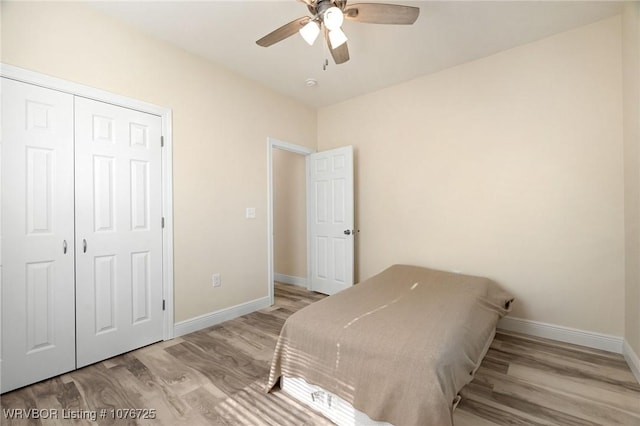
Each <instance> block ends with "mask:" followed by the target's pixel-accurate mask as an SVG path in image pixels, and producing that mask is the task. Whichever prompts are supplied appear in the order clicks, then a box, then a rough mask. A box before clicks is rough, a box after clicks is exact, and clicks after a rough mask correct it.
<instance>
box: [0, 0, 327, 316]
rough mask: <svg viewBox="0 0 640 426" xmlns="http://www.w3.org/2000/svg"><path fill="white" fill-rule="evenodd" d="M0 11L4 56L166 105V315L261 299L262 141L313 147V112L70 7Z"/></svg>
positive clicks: (7, 6) (19, 6)
mask: <svg viewBox="0 0 640 426" xmlns="http://www.w3.org/2000/svg"><path fill="white" fill-rule="evenodd" d="M2 9H3V10H2V48H3V50H2V62H4V63H7V64H11V65H15V66H19V67H23V68H27V69H30V70H34V71H38V72H42V73H45V74H49V75H52V76H56V77H61V78H64V79H67V80H71V81H74V82H78V83H82V84H86V85H89V86H93V87H97V88H100V89H103V90H108V91H111V92H114V93H117V94H121V95H125V96H129V97H132V98H136V99H140V100H143V101H146V102H150V103H154V104H158V105H161V106H165V107H169V108H171V109H172V110H173V131H174V133H173V143H174V145H173V170H174V179H173V182H174V188H173V189H174V231H175V232H174V238H175V252H174V253H175V309H176V311H175V319H176V321H181V320H185V319H188V318H192V317H195V316H198V315H202V314H206V313H210V312H213V311H216V310H219V309H221V308H225V307H229V306H234V305H237V304H239V303H242V302H247V301H250V300H254V299H257V298H260V297H264V296H267V291H268V287H267V286H268V283H267V268H266V264H267V251H266V247H267V235H266V229H267V224H266V205H267V200H266V188H267V185H266V153H267V142H266V141H267V137H268V136H274V137H277V138H280V139H282V140H292V141H296V143H299V144H309V146H310V147H313V146H315V138H316V113H315V111H314V110H312V109H309V108H305V107H304V106H302V105H300V104H299V103H297V102H295V101H293V100H291V99H289V98H286V97H283V96H281V95H277V94H275V93H274V92H271V91H269V90H267V89H265V88H263V87H262V86H260V85H258V84H256V83H253V82H251V81H249V80H246V79H243V78H242V77H239V76H238V75H236V74H233V73H231V72H229V71H226V70H225V69H224V68H222V67H220V66H217V65H214V64H211V63H209V62H207V61H204V60H203V59H200V58H198V57H196V56H194V55H192V54H189V53H187V52H185V51H183V50H180V49H177V48H174V47H172V46H171V45H168V44H166V43H164V42H161V41H157V40H154V39H152V38H149V37H147V36H145V35H143V34H142V33H140V32H137V31H135V30H132V29H130V28H129V27H127V26H124V25H122V24H119V23H117V22H115V21H114V20H112V19H110V18H108V17H106V16H104V15H101V14H99V13H97V12H94V11H93V10H92V9H90V8H89V7H87V6H85V5H82V4H79V3H50V2H47V3H31V2H27V3H24V2H23V3H6V2H4V3H3V4H2ZM248 123H250V125H248ZM246 207H255V208H256V212H257V217H256V219H253V220H247V219H245V217H244V215H245V208H246ZM214 272H219V273H221V274H222V287H220V288H216V289H214V288H212V286H211V275H212V274H213V273H214Z"/></svg>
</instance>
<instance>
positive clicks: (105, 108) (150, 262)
mask: <svg viewBox="0 0 640 426" xmlns="http://www.w3.org/2000/svg"><path fill="white" fill-rule="evenodd" d="M75 106H76V108H75V110H76V113H75V122H76V133H75V136H76V151H75V152H76V154H75V155H76V157H75V158H76V253H77V255H76V301H77V305H76V310H77V312H76V315H77V322H76V333H77V354H76V355H77V367H78V368H79V367H82V366H85V365H88V364H92V363H94V362H96V361H99V360H102V359H105V358H109V357H112V356H114V355H118V354H121V353H123V352H127V351H130V350H132V349H135V348H138V347H141V346H144V345H147V344H151V343H154V342H157V341H159V340H162V338H163V289H162V223H161V220H162V173H161V139H160V138H161V131H162V127H161V118H160V117H158V116H155V115H151V114H147V113H143V112H139V111H134V110H131V109H127V108H122V107H118V106H114V105H110V104H106V103H102V102H97V101H93V100H90V99H86V98H79V97H77V98H76V104H75Z"/></svg>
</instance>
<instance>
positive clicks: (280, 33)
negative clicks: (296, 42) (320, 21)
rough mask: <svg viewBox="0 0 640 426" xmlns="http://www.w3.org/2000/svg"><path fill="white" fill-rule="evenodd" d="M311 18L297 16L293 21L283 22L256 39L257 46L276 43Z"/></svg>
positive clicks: (267, 45)
mask: <svg viewBox="0 0 640 426" xmlns="http://www.w3.org/2000/svg"><path fill="white" fill-rule="evenodd" d="M309 20H311V18H309V17H308V16H303V17H302V18H298V19H296V20H295V21H291V22H289V23H288V24H285V25H283V26H281V27H280V28H278V29H277V30H275V31H272V32H270V33H269V34H267V35H266V36H264V37H262V38H261V39H260V40H258V41H256V43H257V44H258V45H259V46H262V47H269V46H271V45H272V44H276V43H277V42H279V41H282V40H284V39H285V38H287V37H291V36H292V35H294V34H295V33H297V32H298V30H300V28H302V27H303V26H304V25H305V24H306V23H307V22H309Z"/></svg>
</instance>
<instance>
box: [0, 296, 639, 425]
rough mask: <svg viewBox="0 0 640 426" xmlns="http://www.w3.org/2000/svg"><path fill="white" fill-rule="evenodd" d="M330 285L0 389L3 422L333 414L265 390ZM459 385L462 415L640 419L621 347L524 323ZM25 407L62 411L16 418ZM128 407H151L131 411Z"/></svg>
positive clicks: (231, 420) (318, 420)
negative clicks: (557, 338) (282, 336)
mask: <svg viewBox="0 0 640 426" xmlns="http://www.w3.org/2000/svg"><path fill="white" fill-rule="evenodd" d="M323 297H324V296H322V295H319V294H316V293H311V292H308V291H306V290H304V289H302V288H299V287H294V286H289V285H284V284H277V285H276V304H275V305H274V306H273V307H271V308H268V309H265V310H262V311H260V312H255V313H252V314H249V315H245V316H243V317H240V318H237V319H235V320H232V321H228V322H226V323H223V324H220V325H218V326H215V327H211V328H208V329H205V330H201V331H198V332H196V333H191V334H188V335H186V336H182V337H178V338H176V339H173V340H171V341H167V342H161V343H157V344H155V345H151V346H147V347H145V348H142V349H139V350H136V351H133V352H130V353H127V354H124V355H121V356H118V357H115V358H111V359H109V360H106V361H103V362H100V363H97V364H94V365H91V366H89V367H85V368H83V369H80V370H77V371H74V372H71V373H68V374H64V375H62V376H59V377H55V378H53V379H50V380H45V381H43V382H40V383H37V384H34V385H31V386H28V387H25V388H22V389H19V390H16V391H13V392H10V393H7V394H4V395H2V397H1V398H0V405H1V406H2V413H1V416H0V424H2V425H58V424H59V425H68V424H77V425H85V424H87V425H88V424H95V423H98V424H105V425H108V424H117V425H150V424H153V425H190V426H194V425H196V426H197V425H276V426H285V425H292V426H293V425H296V426H297V425H318V426H324V425H331V424H332V423H331V422H329V421H328V420H326V419H325V418H324V417H322V416H321V415H319V414H317V413H315V412H313V411H312V410H310V409H308V408H306V407H305V406H303V405H301V404H299V403H297V402H296V401H295V400H293V399H291V398H290V397H288V396H287V395H286V394H284V393H283V392H281V391H279V390H277V391H275V392H271V393H269V394H266V393H265V392H264V383H265V381H266V378H267V376H268V371H269V364H270V361H271V356H272V353H273V349H274V347H275V343H276V339H277V336H278V334H279V332H280V328H281V327H282V325H283V323H284V321H285V319H286V318H287V317H288V316H289V315H291V314H292V313H293V312H295V311H297V310H298V309H300V308H302V307H304V306H306V305H308V304H309V303H312V302H314V301H316V300H319V299H321V298H323ZM461 394H462V397H463V398H462V402H461V403H460V405H459V406H458V409H457V410H456V412H455V414H454V423H455V425H456V426H487V425H607V426H609V425H635V426H640V385H639V384H638V383H637V382H636V380H635V378H634V377H633V375H632V373H631V371H630V370H629V368H628V366H627V365H626V363H625V361H624V359H623V358H622V356H621V355H618V354H612V353H609V352H604V351H598V350H594V349H588V348H583V347H579V346H573V345H568V344H562V343H558V342H554V341H550V340H545V339H539V338H534V337H530V336H526V335H520V334H516V333H507V332H500V333H498V334H497V335H496V338H495V340H494V342H493V344H492V346H491V349H490V350H489V352H488V353H487V356H486V358H485V360H484V361H483V363H482V365H481V367H480V369H479V370H478V372H477V373H476V377H475V379H474V380H473V381H472V382H471V383H470V384H469V385H467V386H466V387H465V388H464V389H463V390H462V392H461ZM29 409H37V410H46V409H50V410H53V411H51V412H50V413H55V415H57V416H58V418H57V419H51V418H50V419H46V420H45V419H33V418H32V419H24V418H23V419H10V418H9V417H10V416H9V412H10V410H14V411H13V413H14V415H15V413H16V412H18V413H22V414H23V417H24V414H26V413H27V412H26V411H20V410H29ZM122 409H143V410H144V409H147V410H153V411H148V412H144V411H138V412H135V411H133V412H128V414H129V416H127V417H128V418H124V417H125V416H124V414H126V413H125V412H123V411H122ZM15 410H18V411H15ZM102 410H105V412H106V416H105V418H103V419H101V418H100V413H101V412H102ZM111 410H114V411H111ZM117 410H121V411H120V412H118V411H117ZM39 413H40V414H41V416H42V413H43V412H39ZM132 413H133V414H136V417H137V416H138V415H140V414H142V415H144V414H147V415H150V416H147V417H155V419H151V418H146V419H145V418H142V419H140V418H135V419H132V418H131V416H130V414H132ZM92 415H96V416H97V419H96V421H95V422H93V421H92V418H91V416H92ZM70 416H73V417H83V416H84V418H75V419H74V418H68V417H70ZM63 417H67V418H63ZM398 426H399V425H398ZM410 426H412V425H410ZM416 426H417V425H416ZM434 426H437V425H434Z"/></svg>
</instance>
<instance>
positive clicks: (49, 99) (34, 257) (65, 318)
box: [1, 78, 75, 392]
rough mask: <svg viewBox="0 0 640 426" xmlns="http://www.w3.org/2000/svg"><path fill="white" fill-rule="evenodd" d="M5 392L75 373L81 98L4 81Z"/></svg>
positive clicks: (3, 274) (3, 371)
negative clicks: (77, 115)
mask: <svg viewBox="0 0 640 426" xmlns="http://www.w3.org/2000/svg"><path fill="white" fill-rule="evenodd" d="M2 124H3V127H2V138H3V140H2V230H3V235H2V240H3V241H2V243H3V259H2V261H3V267H2V373H1V374H2V392H6V391H9V390H12V389H15V388H17V387H21V386H24V385H27V384H30V383H33V382H36V381H39V380H42V379H44V378H48V377H51V376H55V375H58V374H62V373H64V372H67V371H70V370H72V369H74V368H75V325H74V322H75V302H74V259H73V256H74V246H73V239H74V237H73V232H74V229H73V226H74V225H73V202H74V195H73V96H71V95H68V94H65V93H61V92H56V91H54V90H49V89H43V88H40V87H37V86H32V85H29V84H24V83H19V82H16V81H13V80H9V79H5V78H3V79H2Z"/></svg>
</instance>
